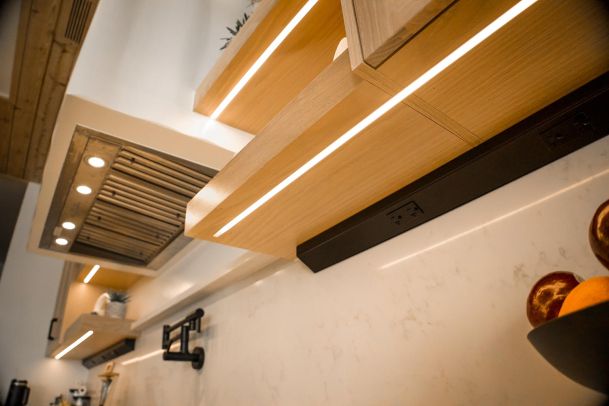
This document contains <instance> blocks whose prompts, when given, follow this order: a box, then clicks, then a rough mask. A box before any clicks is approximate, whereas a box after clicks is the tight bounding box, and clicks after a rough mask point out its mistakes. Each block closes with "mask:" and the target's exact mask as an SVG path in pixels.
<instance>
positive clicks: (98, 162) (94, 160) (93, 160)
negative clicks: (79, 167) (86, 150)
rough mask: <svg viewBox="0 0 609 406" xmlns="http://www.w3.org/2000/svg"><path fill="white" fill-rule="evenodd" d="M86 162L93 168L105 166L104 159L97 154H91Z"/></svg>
mask: <svg viewBox="0 0 609 406" xmlns="http://www.w3.org/2000/svg"><path fill="white" fill-rule="evenodd" d="M87 163H88V164H89V165H91V166H92V167H94V168H103V167H104V166H106V161H104V159H103V158H100V157H98V156H92V157H89V158H88V159H87Z"/></svg>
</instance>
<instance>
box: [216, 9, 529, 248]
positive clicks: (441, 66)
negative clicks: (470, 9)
mask: <svg viewBox="0 0 609 406" xmlns="http://www.w3.org/2000/svg"><path fill="white" fill-rule="evenodd" d="M536 2H537V0H522V1H520V2H519V3H517V4H516V5H515V6H514V7H512V8H511V9H509V10H508V11H506V12H505V13H503V14H502V15H501V16H500V17H499V18H497V19H496V20H495V21H493V22H492V23H490V24H489V25H487V26H486V27H485V28H484V29H483V30H482V31H480V32H479V33H477V34H476V35H474V36H473V37H472V38H470V39H469V40H468V41H467V42H465V43H464V44H463V45H461V46H460V47H459V48H457V49H455V50H454V51H453V52H451V53H450V54H449V55H448V56H447V57H446V58H444V59H442V60H441V61H440V62H438V63H437V64H436V65H434V66H433V67H431V68H430V69H429V70H428V71H427V72H425V73H423V74H422V75H421V76H420V77H418V78H417V79H416V80H415V81H414V82H412V83H410V84H409V85H408V86H406V87H405V88H404V89H402V90H401V91H400V92H399V93H397V94H396V95H395V96H393V97H392V98H391V99H389V100H388V101H386V102H385V103H384V104H383V105H381V106H380V107H379V108H377V109H376V110H374V111H373V112H372V113H370V114H369V115H368V116H367V117H365V118H364V119H363V120H362V121H360V122H359V123H357V124H356V125H355V126H354V127H353V128H351V129H350V130H349V131H347V132H346V133H344V134H343V135H341V136H340V137H339V138H338V139H336V140H335V141H334V142H333V143H331V144H330V145H328V146H327V147H326V148H324V149H323V150H322V151H321V152H319V153H318V154H317V155H315V156H314V157H313V158H311V160H309V161H308V162H307V163H305V164H304V165H303V166H301V167H300V168H298V169H297V170H296V171H295V172H293V173H292V174H291V175H289V176H288V177H287V178H285V179H284V180H283V181H281V182H280V183H279V184H278V185H276V186H275V187H274V188H273V189H271V190H270V191H268V192H267V193H266V194H265V195H264V196H262V197H261V198H260V199H258V200H256V201H255V202H254V203H253V204H252V205H251V206H249V207H248V208H246V209H245V210H244V211H242V212H241V213H239V214H238V215H237V216H236V217H235V218H234V219H232V220H231V221H229V222H228V223H227V224H226V225H224V227H222V228H221V229H220V230H218V231H217V232H216V233H215V234H214V237H220V236H221V235H222V234H224V233H226V232H227V231H228V230H230V229H231V228H233V227H234V226H235V225H237V224H239V223H240V222H241V221H242V220H243V219H244V218H246V217H247V216H249V215H250V214H252V213H253V212H254V211H255V210H257V209H258V208H259V207H260V206H262V205H263V204H265V203H266V202H268V201H269V200H271V199H272V198H273V197H274V196H275V195H276V194H277V193H279V192H281V191H282V190H283V189H285V188H286V187H288V186H289V185H290V184H291V183H292V182H294V181H295V180H296V179H298V178H300V177H301V176H302V175H304V174H305V173H307V172H308V171H309V170H310V169H311V168H313V167H314V166H315V165H317V164H318V163H320V162H321V161H323V160H324V159H326V158H327V157H328V156H329V155H331V154H332V153H333V152H334V151H336V150H337V149H339V148H340V147H341V146H343V145H344V144H345V143H347V142H348V141H349V140H351V139H352V138H353V137H355V136H356V135H357V134H359V133H360V132H362V131H363V130H364V129H365V128H366V127H368V126H369V125H370V124H372V123H373V122H375V121H376V120H378V119H379V118H380V117H381V116H383V115H384V114H385V113H387V112H388V111H389V110H391V109H392V108H394V107H395V106H396V105H397V104H399V103H401V102H402V101H404V99H406V97H408V96H410V95H411V94H412V93H414V92H415V91H417V90H418V89H419V88H421V86H423V85H425V84H426V83H427V82H429V81H430V80H431V79H433V78H434V77H436V76H437V75H438V74H439V73H441V72H442V71H443V70H445V69H446V68H447V67H449V66H450V65H451V64H453V63H454V62H456V61H457V60H459V59H460V58H461V57H463V56H464V55H465V54H467V53H468V52H469V51H471V50H472V49H474V48H475V47H476V46H478V45H479V44H480V43H482V42H483V41H484V40H485V39H487V38H488V37H490V36H491V35H492V34H493V33H495V32H496V31H497V30H499V29H500V28H501V27H503V26H504V25H505V24H507V23H508V22H509V21H511V20H512V19H514V18H515V17H516V16H518V15H519V14H520V13H522V12H523V11H524V10H526V9H527V8H529V7H530V6H531V5H533V4H534V3H536Z"/></svg>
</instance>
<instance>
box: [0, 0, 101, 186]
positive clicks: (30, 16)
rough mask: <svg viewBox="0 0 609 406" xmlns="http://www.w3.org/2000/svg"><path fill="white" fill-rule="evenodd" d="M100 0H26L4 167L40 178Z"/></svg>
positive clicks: (0, 117)
mask: <svg viewBox="0 0 609 406" xmlns="http://www.w3.org/2000/svg"><path fill="white" fill-rule="evenodd" d="M97 3H98V0H22V2H21V15H20V21H19V31H18V37H17V46H16V54H15V62H14V67H13V78H12V84H11V95H10V98H9V100H8V103H9V108H8V109H0V173H5V174H9V175H11V176H15V177H18V178H22V179H25V180H29V181H34V182H40V179H41V176H42V170H43V168H44V163H45V161H46V156H47V153H48V149H49V145H50V139H51V135H52V132H53V128H54V125H55V120H56V118H57V114H58V112H59V108H60V106H61V101H62V99H63V96H64V94H65V90H66V86H67V83H68V80H69V77H70V74H71V72H72V68H73V67H74V64H75V62H76V58H77V56H78V52H79V50H80V47H81V44H82V41H83V40H84V36H85V35H86V31H87V29H88V26H89V24H90V22H91V19H92V17H93V14H94V12H95V9H96V7H97Z"/></svg>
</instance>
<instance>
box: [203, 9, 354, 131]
mask: <svg viewBox="0 0 609 406" xmlns="http://www.w3.org/2000/svg"><path fill="white" fill-rule="evenodd" d="M263 4H264V3H263ZM304 4H305V1H304V0H298V1H296V0H293V1H280V2H277V3H276V5H275V6H274V7H273V8H272V9H271V10H268V12H267V14H266V16H265V17H264V19H263V21H261V22H259V23H258V25H257V28H256V30H255V32H253V33H251V32H250V31H251V30H250V31H246V33H245V34H246V35H249V37H248V39H247V41H239V42H237V43H232V44H231V45H230V46H229V48H228V49H227V51H228V50H231V52H232V53H233V57H232V59H231V61H230V62H229V63H226V61H224V58H223V59H222V60H221V65H222V66H226V67H225V69H224V70H223V71H222V73H220V74H217V69H216V68H214V69H213V70H212V78H216V77H217V79H215V81H213V83H210V81H211V80H210V79H206V81H204V82H203V84H202V85H201V86H200V87H199V90H198V91H197V97H196V100H197V101H196V103H195V111H198V112H200V113H202V114H205V115H210V114H212V113H213V111H214V110H215V109H216V107H217V106H218V105H219V104H220V102H221V101H222V100H223V99H224V98H225V96H226V95H227V94H228V93H229V92H230V90H231V89H232V88H233V87H234V85H235V84H236V83H237V82H238V81H239V80H240V79H241V77H242V76H243V75H244V74H245V72H246V71H247V70H248V69H249V68H250V66H251V65H252V64H253V63H254V62H255V60H256V59H257V58H258V57H259V56H260V54H261V53H262V52H263V51H264V50H265V49H266V48H267V46H268V45H269V44H270V43H271V42H272V41H273V39H275V37H276V36H277V35H278V34H279V32H280V31H281V30H282V29H283V28H284V27H285V26H286V25H287V23H288V22H289V21H290V20H291V19H292V18H293V17H294V15H295V14H296V13H297V12H298V10H299V9H300V8H301V7H302V6H303V5H304ZM264 10H267V8H264V9H263V11H264ZM257 13H258V10H256V12H255V13H254V16H256V14H257ZM253 18H254V17H253ZM249 24H250V22H249V21H248V23H247V24H246V25H245V27H247V26H248V25H249ZM240 35H241V33H240V34H239V35H237V38H239V36H240ZM344 36H345V30H344V24H343V20H342V14H341V11H340V2H339V0H320V1H319V3H318V4H317V5H315V6H314V7H313V9H311V11H310V12H309V13H308V14H307V16H306V17H305V18H304V19H303V20H302V21H301V22H300V23H299V24H298V26H296V28H295V29H294V30H293V31H292V32H291V33H290V35H289V36H288V37H287V38H286V39H285V40H284V42H283V43H282V44H281V45H280V46H279V48H277V50H276V51H275V52H274V53H273V55H272V56H271V57H270V58H269V59H268V60H267V62H266V63H265V64H264V65H263V66H262V67H261V68H260V70H259V71H258V72H257V73H256V74H255V75H254V77H253V78H252V79H251V80H250V81H249V82H248V84H247V85H246V86H245V87H244V88H243V90H242V91H241V92H240V93H239V94H238V95H237V97H236V98H235V99H234V100H233V101H232V103H231V104H230V105H229V106H228V107H227V109H226V110H224V112H223V113H222V114H221V115H220V117H219V120H220V121H222V122H223V123H226V124H229V125H231V126H233V127H236V128H239V129H242V130H244V131H247V132H249V133H252V134H258V133H259V132H260V131H261V130H262V129H263V128H264V127H265V126H266V124H268V122H269V121H270V120H271V119H272V118H273V117H274V116H275V115H276V114H277V113H278V112H279V111H280V110H281V109H282V108H283V107H284V106H285V105H286V104H288V103H289V102H290V101H291V100H292V99H293V98H294V97H296V95H298V93H299V92H300V91H301V90H302V89H304V88H305V87H306V85H307V84H308V83H309V82H311V80H313V79H314V78H315V77H316V76H317V75H318V74H319V73H320V72H321V71H322V70H323V69H324V68H326V67H327V66H328V65H330V63H331V62H332V58H333V56H334V51H335V49H336V46H337V45H338V43H339V41H340V40H341V39H342V38H343V37H344ZM240 43H243V45H242V46H241V47H240V48H239V49H236V47H237V46H238V45H240Z"/></svg>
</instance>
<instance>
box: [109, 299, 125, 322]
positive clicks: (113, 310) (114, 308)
mask: <svg viewBox="0 0 609 406" xmlns="http://www.w3.org/2000/svg"><path fill="white" fill-rule="evenodd" d="M126 313H127V306H126V304H125V303H121V302H108V305H107V306H106V316H107V317H112V318H114V319H124V318H125V314H126Z"/></svg>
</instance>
